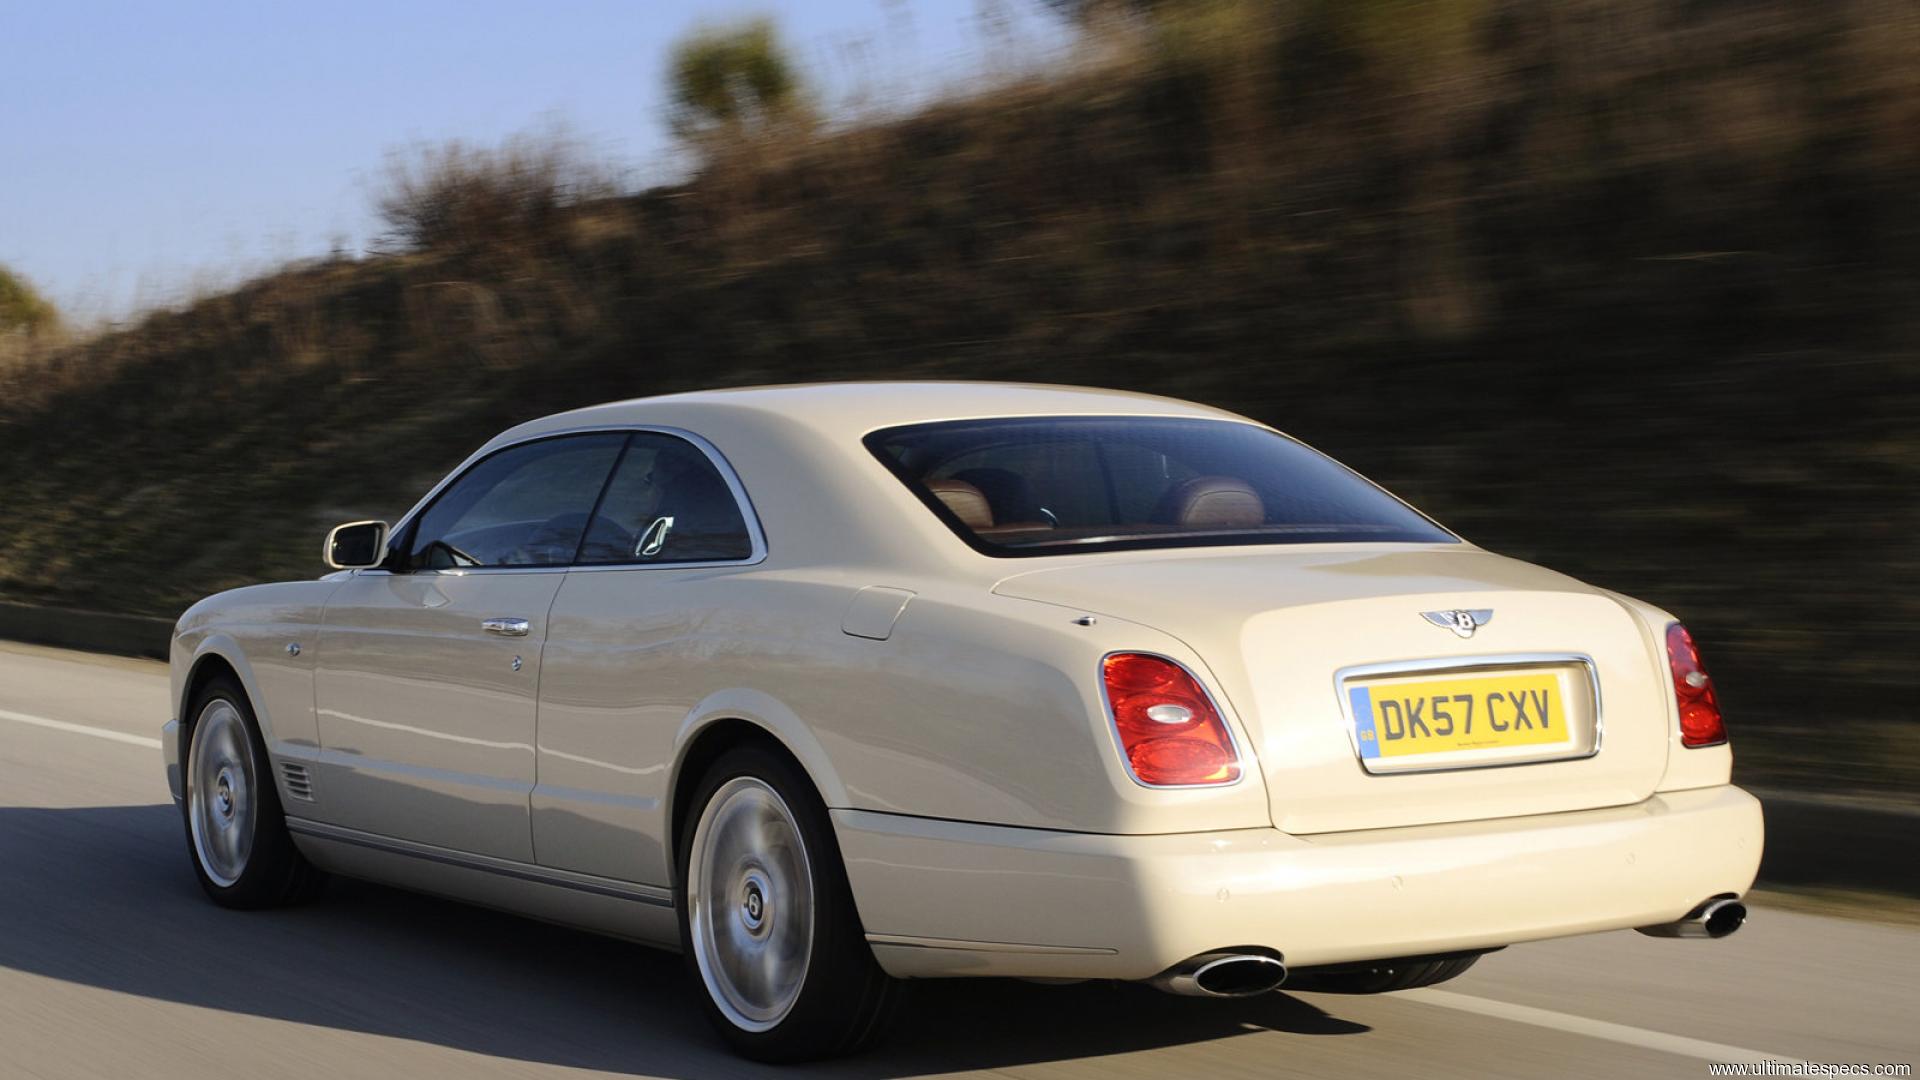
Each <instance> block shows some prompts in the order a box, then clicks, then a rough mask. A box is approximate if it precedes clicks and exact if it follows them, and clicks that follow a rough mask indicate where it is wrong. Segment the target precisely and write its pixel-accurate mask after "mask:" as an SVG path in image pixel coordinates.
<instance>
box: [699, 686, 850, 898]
mask: <svg viewBox="0 0 1920 1080" xmlns="http://www.w3.org/2000/svg"><path fill="white" fill-rule="evenodd" d="M744 743H758V744H760V745H762V746H766V747H768V748H769V749H772V750H774V751H776V752H777V753H779V754H781V755H783V756H784V757H786V758H788V759H789V760H791V761H792V762H793V763H794V764H795V765H796V766H798V767H799V769H800V772H801V773H802V774H803V775H805V776H806V778H807V780H808V781H809V782H811V783H812V784H813V789H814V791H815V793H817V794H818V795H819V796H820V800H821V802H822V803H824V804H825V805H826V806H827V807H829V808H832V807H836V806H845V805H847V793H846V788H845V787H844V786H843V785H842V784H841V783H840V778H839V774H838V773H837V772H836V771H835V770H834V768H833V765H832V763H831V762H830V761H829V760H828V758H827V754H826V750H825V749H824V748H823V747H822V746H821V745H820V742H819V740H818V739H816V738H815V737H814V735H813V733H812V731H810V730H809V729H808V728H807V727H806V726H805V725H804V724H802V723H801V721H800V718H799V717H798V716H796V715H794V713H793V712H792V710H790V709H788V708H787V707H786V706H784V705H782V704H780V703H779V702H778V701H776V700H774V699H773V698H771V697H769V696H767V695H765V694H761V693H758V692H751V691H748V692H738V693H723V694H716V695H714V696H712V697H709V698H708V699H707V700H706V701H703V702H701V705H700V707H697V708H695V709H694V710H693V711H692V712H691V713H690V714H689V715H688V719H687V722H686V723H684V724H683V725H682V726H681V729H680V733H679V735H678V737H677V738H676V739H675V747H676V750H675V753H674V763H673V770H672V773H671V778H670V779H669V780H668V782H667V798H666V807H667V818H666V829H665V835H664V837H663V840H664V842H665V848H666V854H667V860H666V863H667V873H668V876H669V879H670V881H673V882H677V881H678V880H679V876H680V856H681V854H682V852H681V851H680V833H681V830H682V826H683V825H684V823H685V822H686V820H687V815H688V814H689V813H691V812H692V807H691V805H690V804H691V803H692V802H693V795H694V792H695V791H696V790H697V789H698V788H699V786H700V778H701V777H702V776H703V775H705V774H706V771H707V769H708V768H710V767H711V766H712V765H713V763H714V762H715V761H717V760H718V759H719V758H720V755H722V754H724V753H726V752H727V751H728V750H730V749H732V748H733V747H735V746H739V745H742V744H744Z"/></svg>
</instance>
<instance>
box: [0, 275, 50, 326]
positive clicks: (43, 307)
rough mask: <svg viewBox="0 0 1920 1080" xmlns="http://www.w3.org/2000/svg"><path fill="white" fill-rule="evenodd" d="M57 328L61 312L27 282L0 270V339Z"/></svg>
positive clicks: (18, 276)
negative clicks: (11, 335) (9, 335)
mask: <svg viewBox="0 0 1920 1080" xmlns="http://www.w3.org/2000/svg"><path fill="white" fill-rule="evenodd" d="M59 327H60V312H59V311H58V310H57V309H55V308H54V306H53V304H52V303H50V302H49V301H48V300H47V299H46V298H45V297H43V296H41V295H40V293H39V292H38V291H37V290H35V289H34V287H33V286H32V285H31V284H29V283H28V282H27V279H25V278H23V277H21V276H20V275H18V274H16V273H14V272H13V271H11V270H8V269H7V268H6V267H4V266H0V335H8V334H21V335H28V336H36V335H40V334H45V333H47V332H49V331H52V330H57V329H59Z"/></svg>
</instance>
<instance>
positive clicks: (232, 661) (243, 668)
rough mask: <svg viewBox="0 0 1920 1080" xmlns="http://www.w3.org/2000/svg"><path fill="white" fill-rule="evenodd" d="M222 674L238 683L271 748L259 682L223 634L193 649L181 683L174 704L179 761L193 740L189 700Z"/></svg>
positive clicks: (270, 720)
mask: <svg viewBox="0 0 1920 1080" xmlns="http://www.w3.org/2000/svg"><path fill="white" fill-rule="evenodd" d="M222 675H225V676H227V677H229V678H231V679H232V680H233V681H234V682H236V683H238V684H240V692H241V693H243V694H245V695H247V705H248V706H249V707H251V708H252V709H253V716H254V722H255V723H257V724H259V725H260V736H261V739H262V741H263V742H265V743H266V744H267V748H268V751H269V753H271V751H272V748H273V718H272V717H270V716H268V715H267V710H266V706H265V704H264V703H263V700H262V698H261V696H260V686H259V683H258V682H257V681H256V680H255V679H254V675H253V667H252V665H250V664H248V663H247V658H246V654H245V653H244V652H242V651H241V649H240V646H239V643H238V642H236V641H234V640H233V639H232V638H229V637H226V636H225V635H216V636H214V637H209V638H207V639H206V640H205V641H202V642H201V643H200V646H199V648H197V649H195V650H194V655H193V660H192V663H191V666H189V667H188V669H187V677H186V678H185V679H184V680H182V682H181V689H180V700H179V702H178V703H177V707H178V709H179V713H178V715H179V717H180V755H181V756H180V760H181V761H183V762H184V761H185V760H186V751H187V747H188V745H189V744H190V743H191V741H192V738H193V723H194V720H195V719H196V718H195V717H194V716H193V713H192V709H193V699H194V698H195V697H196V696H197V695H198V694H199V693H200V691H201V690H202V689H204V688H205V687H206V685H207V684H208V683H209V682H212V681H213V680H214V679H216V678H219V677H220V676H222Z"/></svg>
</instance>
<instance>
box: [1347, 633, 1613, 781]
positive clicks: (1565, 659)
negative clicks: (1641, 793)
mask: <svg viewBox="0 0 1920 1080" xmlns="http://www.w3.org/2000/svg"><path fill="white" fill-rule="evenodd" d="M1569 664H1578V665H1580V666H1582V667H1584V668H1586V669H1587V687H1588V688H1589V689H1590V690H1592V691H1593V748H1592V749H1590V750H1586V751H1581V752H1576V753H1571V754H1561V755H1558V756H1556V757H1538V758H1525V759H1522V760H1519V761H1489V762H1486V763H1484V764H1476V765H1433V766H1429V767H1427V768H1423V769H1390V770H1388V771H1385V772H1375V771H1373V770H1372V769H1369V768H1367V763H1366V759H1365V758H1363V757H1361V756H1360V725H1359V721H1358V720H1357V719H1355V717H1354V715H1353V702H1352V701H1350V700H1349V699H1348V698H1347V683H1348V682H1349V681H1350V680H1353V679H1364V678H1366V677H1368V676H1372V675H1418V674H1421V673H1423V672H1436V673H1444V674H1448V675H1453V674H1464V673H1467V672H1474V671H1492V670H1498V669H1508V668H1516V667H1565V666H1567V665H1569ZM1333 696H1334V697H1336V698H1338V699H1339V701H1340V715H1341V717H1342V718H1344V719H1345V720H1346V724H1347V742H1348V744H1350V745H1351V746H1352V747H1353V760H1354V761H1355V762H1357V763H1358V764H1359V765H1360V771H1361V772H1363V773H1365V774H1367V775H1368V776H1419V775H1421V774H1423V773H1437V772H1465V771H1468V770H1471V769H1511V768H1515V767H1517V766H1521V765H1546V764H1549V763H1551V762H1555V761H1585V760H1586V759H1588V758H1590V757H1593V756H1594V755H1595V754H1598V753H1599V752H1600V746H1601V744H1602V743H1603V742H1605V741H1606V734H1607V712H1606V709H1605V707H1604V705H1603V702H1602V699H1601V696H1600V669H1599V667H1598V666H1596V665H1595V664H1594V662H1593V657H1591V656H1588V655H1587V654H1586V653H1576V652H1566V653H1556V652H1537V653H1501V654H1499V655H1495V656H1445V657H1438V658H1435V659H1430V660H1393V661H1388V662H1387V663H1383V664H1353V665H1350V666H1348V667H1343V668H1341V669H1340V670H1338V671H1335V672H1334V673H1333Z"/></svg>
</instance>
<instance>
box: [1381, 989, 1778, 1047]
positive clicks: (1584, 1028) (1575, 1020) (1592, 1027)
mask: <svg viewBox="0 0 1920 1080" xmlns="http://www.w3.org/2000/svg"><path fill="white" fill-rule="evenodd" d="M1392 996H1394V997H1397V998H1402V999H1405V1000H1408V1001H1417V1002H1419V1003H1421V1004H1422V1005H1437V1006H1439V1007H1440V1008H1442V1009H1457V1010H1459V1011H1460V1012H1470V1013H1477V1014H1479V1015H1481V1016H1491V1017H1494V1018H1495V1019H1499V1020H1512V1021H1514V1022H1515V1023H1521V1024H1532V1025H1533V1026H1534V1027H1543V1028H1551V1029H1553V1030H1555V1031H1565V1032H1569V1033H1571V1034H1574V1035H1586V1036H1590V1037H1592V1038H1595V1039H1606V1040H1608V1041H1609V1042H1617V1043H1626V1044H1627V1045H1629V1046H1638V1047H1642V1048H1644V1049H1647V1050H1659V1051H1662V1052H1664V1053H1668V1054H1678V1055H1680V1056H1682V1057H1691V1058H1700V1059H1702V1060H1704V1061H1724V1062H1729V1063H1731V1062H1759V1061H1773V1062H1778V1063H1780V1064H1783V1065H1805V1064H1806V1062H1805V1061H1802V1060H1801V1059H1799V1058H1794V1057H1788V1056H1786V1055H1785V1054H1772V1053H1768V1052H1766V1051H1764V1050H1749V1049H1747V1048H1746V1047H1744V1046H1729V1045H1727V1044H1726V1043H1717V1042H1708V1041H1707V1040H1705V1039H1693V1038H1688V1037H1687V1036H1685V1035H1672V1034H1669V1033H1667V1032H1664V1031H1650V1030H1648V1029H1646V1028H1637V1027H1631V1026H1629V1025H1627V1024H1615V1023H1610V1022H1608V1021H1606V1020H1592V1019H1589V1018H1587V1017H1584V1016H1575V1015H1573V1014H1572V1013H1563V1012H1554V1011H1553V1010H1551V1009H1536V1008H1534V1007H1533V1006H1531V1005H1515V1004H1513V1003H1512V1002H1510V1001H1495V1000H1493V999H1491V998H1483V997H1474V996H1473V995H1471V994H1461V993H1456V992H1454V991H1452V990H1402V991H1400V992H1399V993H1397V994H1394V995H1392Z"/></svg>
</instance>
